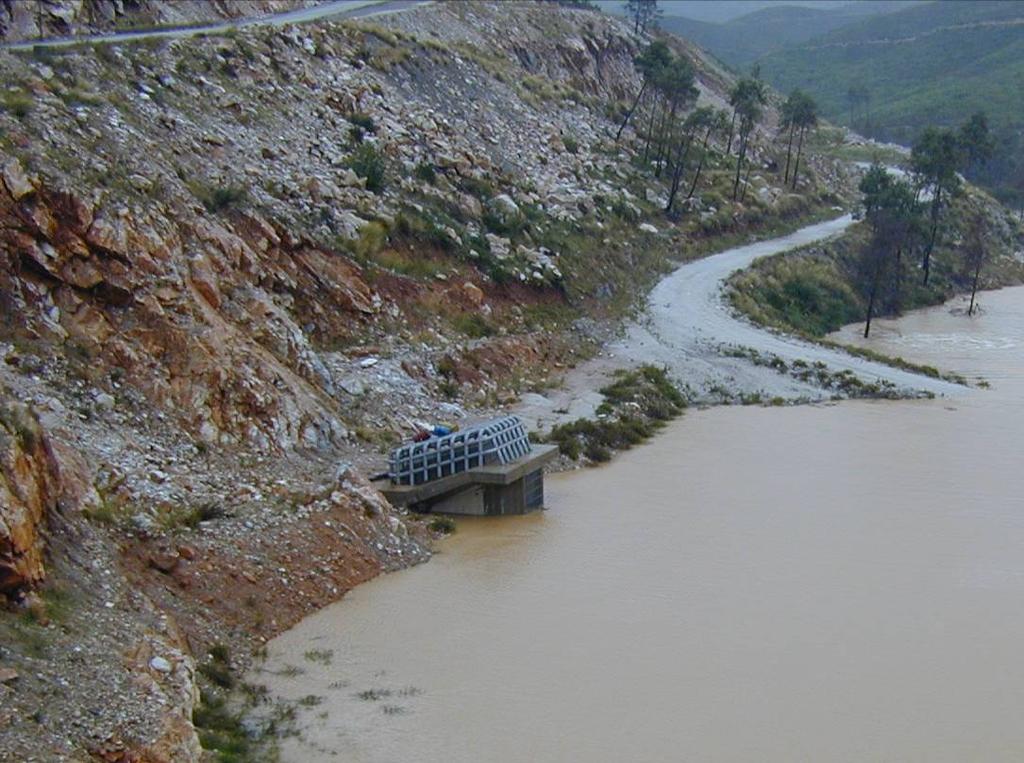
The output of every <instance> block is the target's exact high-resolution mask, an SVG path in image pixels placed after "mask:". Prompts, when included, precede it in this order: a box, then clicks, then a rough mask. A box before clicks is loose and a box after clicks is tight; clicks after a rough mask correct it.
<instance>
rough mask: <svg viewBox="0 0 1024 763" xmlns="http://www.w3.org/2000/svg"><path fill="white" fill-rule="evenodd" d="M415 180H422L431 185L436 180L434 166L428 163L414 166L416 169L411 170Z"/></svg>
mask: <svg viewBox="0 0 1024 763" xmlns="http://www.w3.org/2000/svg"><path fill="white" fill-rule="evenodd" d="M413 175H415V177H416V179H417V180H422V181H423V182H424V183H430V184H431V185H433V184H434V182H435V181H436V180H437V171H436V170H435V169H434V165H433V164H430V163H428V162H420V163H419V164H417V165H416V169H415V170H413Z"/></svg>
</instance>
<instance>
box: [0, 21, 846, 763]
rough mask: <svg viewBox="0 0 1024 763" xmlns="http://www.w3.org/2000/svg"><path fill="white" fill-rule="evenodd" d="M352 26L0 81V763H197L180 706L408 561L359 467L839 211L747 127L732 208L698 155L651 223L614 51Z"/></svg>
mask: <svg viewBox="0 0 1024 763" xmlns="http://www.w3.org/2000/svg"><path fill="white" fill-rule="evenodd" d="M83 7H85V4H83ZM90 7H91V6H90ZM381 23H384V24H386V26H371V25H367V24H357V23H340V22H332V23H322V24H316V25H310V26H298V27H286V28H282V29H270V28H260V27H253V28H247V29H246V30H244V31H239V32H232V33H229V34H225V35H223V36H211V37H204V38H194V39H183V40H176V41H166V40H163V41H149V42H137V43H133V44H130V45H128V44H125V45H122V46H111V45H83V46H78V47H75V48H73V49H63V50H59V51H47V50H41V49H37V50H35V51H33V52H31V53H24V54H22V53H19V54H12V53H3V54H0V70H2V74H3V81H4V83H5V88H4V90H3V91H2V92H0V180H2V183H0V241H2V242H3V246H2V257H0V306H2V310H0V316H2V320H0V358H2V360H3V362H2V363H0V385H2V399H3V405H2V406H0V475H2V481H0V594H2V597H3V599H4V601H5V602H6V604H7V605H8V611H0V629H2V633H3V637H2V638H0V643H2V646H0V698H2V702H0V750H2V751H0V760H5V759H9V760H23V759H29V758H30V757H31V756H36V757H37V758H39V757H40V756H41V758H42V759H46V760H79V759H81V757H82V756H83V755H84V754H85V753H90V754H93V755H96V756H99V757H100V759H103V760H154V761H156V760H175V761H179V760H180V761H189V760H196V759H198V758H197V756H198V754H199V741H198V737H197V734H196V730H195V728H194V727H193V724H192V719H193V716H192V713H191V711H192V708H193V705H194V703H195V702H196V700H197V696H198V695H197V690H196V686H197V676H202V677H203V678H202V681H201V682H200V683H205V685H207V686H208V687H212V689H211V690H212V691H222V690H223V689H224V687H225V685H227V684H228V683H230V681H229V678H230V669H231V668H232V667H233V666H237V664H238V661H239V660H243V659H244V656H245V655H247V654H249V653H250V652H251V650H252V649H253V648H254V647H256V646H258V644H259V643H260V640H261V639H264V638H267V637H269V636H270V635H273V634H274V633H276V632H279V631H280V630H281V629H283V628H286V627H287V626H288V625H290V624H291V623H293V622H295V621H296V620H297V619H299V618H300V617H302V616H303V615H304V614H306V613H308V612H310V611H311V610H313V609H315V608H316V607H318V606H322V605H323V604H325V603H326V602H328V601H330V600H332V599H335V598H337V597H338V596H340V595H342V594H343V593H344V591H346V590H347V589H348V588H349V587H351V586H352V585H355V584H356V583H358V582H361V581H362V580H365V579H367V578H368V577H370V576H372V575H374V574H377V573H378V572H380V571H382V570H386V569H393V568H396V567H400V566H403V565H407V564H411V563H415V562H418V561H421V560H423V559H425V558H426V557H427V555H428V553H429V552H428V550H427V549H428V543H429V537H430V535H431V532H432V529H431V527H430V526H429V525H428V524H427V523H426V522H425V521H424V520H423V519H422V518H420V517H416V516H410V515H407V514H405V513H403V512H399V511H396V510H394V509H393V508H392V507H390V506H389V505H387V503H386V502H384V501H383V500H382V499H381V498H380V496H379V494H377V493H376V491H374V490H373V489H372V488H371V487H370V486H369V484H368V483H366V482H365V481H364V479H363V477H361V476H360V473H362V474H365V473H367V471H368V470H370V469H372V468H375V467H378V466H379V464H380V460H381V455H380V454H381V452H383V450H384V449H386V448H387V447H388V445H389V444H390V443H393V442H395V441H396V440H398V439H400V438H403V437H406V436H408V435H409V434H410V433H411V432H412V431H413V430H414V428H415V426H416V422H417V421H439V420H440V421H455V422H457V421H459V420H465V419H470V418H473V417H479V416H483V415H487V414H488V413H490V412H493V411H494V410H495V409H496V408H497V407H500V406H501V405H502V404H504V403H507V402H509V401H511V400H514V399H515V396H516V395H517V394H518V393H520V392H523V391H526V390H530V389H534V390H536V389H543V388H544V387H545V386H548V385H551V384H554V383H557V379H558V375H559V373H560V372H561V369H564V368H566V367H568V366H571V365H572V364H574V363H576V362H577V361H578V360H579V359H580V358H581V357H583V356H584V355H585V354H586V353H587V352H589V351H592V349H593V348H594V346H596V344H597V342H599V340H600V339H601V337H602V336H604V335H605V334H606V333H607V331H608V330H609V327H610V326H613V325H614V320H615V319H616V318H618V317H620V316H622V315H623V314H625V312H626V311H628V309H629V308H630V307H631V306H632V305H633V304H635V301H636V299H637V298H638V297H639V296H641V295H642V294H643V293H644V290H645V289H646V288H647V287H648V286H649V285H650V284H651V283H653V281H654V280H655V279H656V278H657V276H658V275H659V274H660V273H662V272H664V271H665V270H666V269H668V268H670V267H671V266H672V264H673V263H674V262H678V261H680V260H683V259H686V258H691V257H695V256H699V255H700V254H701V253H703V252H706V251H709V250H711V249H713V248H714V247H715V246H717V245H721V244H722V243H723V242H725V241H732V240H735V239H736V238H737V237H741V238H746V237H748V236H751V235H755V234H757V233H759V232H762V231H765V230H768V229H770V228H775V227H778V226H780V225H795V224H797V223H798V222H799V220H800V219H802V217H803V216H806V215H812V214H816V213H821V212H822V211H823V210H829V209H831V208H832V207H833V206H834V205H837V204H840V203H841V202H842V198H841V193H842V192H843V188H844V185H843V181H844V178H845V175H844V172H843V170H842V169H841V168H840V167H839V166H838V165H836V164H834V163H832V162H830V161H826V160H823V159H819V158H816V157H812V159H811V168H810V171H809V172H808V174H807V177H806V178H805V179H804V180H802V181H801V186H800V187H799V188H798V189H797V192H795V193H794V192H787V191H784V190H783V189H782V183H781V178H780V177H779V171H778V169H777V167H778V163H777V161H776V157H777V154H778V148H777V147H776V146H775V145H774V144H773V143H772V141H771V140H770V138H771V135H772V134H773V123H772V120H773V119H774V115H773V114H771V115H770V117H769V120H768V124H767V125H766V126H765V130H764V132H763V134H762V135H761V136H760V137H759V139H758V140H757V142H756V145H755V146H754V149H753V155H754V157H755V159H756V164H755V170H754V172H753V173H751V176H750V177H749V178H748V179H747V181H746V182H748V183H749V188H748V191H749V193H748V194H747V198H748V200H747V201H746V202H745V203H742V204H738V203H732V202H729V201H727V200H726V188H727V187H728V186H729V184H730V182H731V178H730V175H731V169H730V167H731V162H730V160H729V159H728V158H726V157H722V156H720V155H719V156H717V158H715V157H713V158H712V160H711V162H710V163H709V169H708V171H707V172H706V173H705V176H704V180H703V181H702V182H701V185H700V188H699V189H698V192H697V194H696V196H695V198H694V199H693V200H691V203H690V204H689V205H688V206H687V209H686V210H685V211H684V212H683V213H682V215H681V216H678V217H676V218H673V219H669V218H666V217H665V216H664V215H663V214H662V213H661V209H662V208H663V206H664V194H665V188H664V186H663V184H662V183H661V182H660V181H658V180H656V179H655V178H654V177H653V176H652V172H651V169H650V168H649V167H644V166H643V165H642V164H641V163H640V162H639V161H637V152H636V151H635V150H634V147H633V136H632V135H631V134H630V133H629V132H627V136H626V140H625V141H624V142H623V143H621V144H619V145H616V144H615V143H614V142H613V140H612V136H613V135H614V132H615V126H616V124H615V123H616V120H617V119H618V116H619V114H621V113H622V111H621V109H622V106H623V104H624V103H626V102H628V101H629V100H630V99H631V98H632V96H633V95H634V94H635V92H636V90H637V88H638V87H639V82H638V79H637V75H636V73H635V71H634V68H633V65H632V59H633V56H634V55H635V54H636V53H637V51H638V50H639V49H640V46H641V45H642V44H643V41H642V40H637V39H635V38H633V37H632V36H631V34H630V31H629V29H628V27H627V26H626V25H624V24H623V23H621V22H619V21H617V20H615V19H612V18H609V17H604V16H601V15H598V14H593V13H588V12H584V11H574V10H568V9H564V8H560V7H558V6H556V5H554V4H538V5H533V4H525V3H498V4H484V3H457V4H444V5H437V6H428V7H423V8H419V9H417V10H415V11H410V12H407V13H401V14H395V15H393V16H389V17H386V18H385V19H384V20H383V22H381ZM674 45H675V46H676V50H677V52H679V53H681V54H684V55H689V56H691V57H692V58H693V60H694V63H695V65H696V66H697V68H698V71H699V78H700V85H701V91H702V99H703V101H705V102H710V103H716V104H720V103H722V94H723V93H724V92H725V91H726V89H727V88H728V86H729V84H730V83H729V79H728V77H727V75H726V74H725V73H723V72H722V71H721V70H719V69H718V68H716V67H715V66H714V65H713V64H711V63H710V62H709V61H707V60H705V59H704V58H703V57H702V56H701V55H700V54H699V53H698V52H697V51H695V50H692V49H689V48H688V47H687V46H685V45H684V44H683V43H681V42H676V43H674ZM339 464H351V466H342V467H341V468H339V466H338V465H339ZM229 647H230V648H229ZM225 671H228V674H229V677H228V678H224V673H225ZM211 676H212V678H211ZM72 686H73V687H75V688H74V690H72V689H71V688H69V687H72ZM217 687H220V688H217ZM211 696H212V695H211ZM100 697H102V701H97V700H98V698H100ZM214 701H215V700H214V699H211V697H210V696H207V699H206V705H204V706H207V705H209V706H212V705H210V703H213V702H214ZM196 717H197V718H204V719H206V720H205V722H207V723H209V722H210V721H209V718H210V715H209V713H202V712H201V713H200V714H199V715H197V716H196ZM200 726H202V723H201V722H200ZM204 739H205V743H206V744H207V745H208V746H210V745H213V746H216V745H217V744H219V742H218V741H217V739H219V737H216V738H215V737H212V736H209V735H207V736H206V737H204ZM5 756H6V757H5ZM12 756H13V757H12ZM132 756H135V757H132Z"/></svg>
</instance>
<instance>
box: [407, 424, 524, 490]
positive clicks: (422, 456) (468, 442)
mask: <svg viewBox="0 0 1024 763" xmlns="http://www.w3.org/2000/svg"><path fill="white" fill-rule="evenodd" d="M529 452H530V438H529V437H528V436H527V434H526V430H525V429H524V428H523V422H522V421H521V420H520V419H519V417H518V416H505V417H503V418H500V419H494V420H493V421H488V422H487V423H485V424H480V425H478V426H475V427H470V428H469V429H466V430H463V431H460V432H453V433H452V434H449V435H445V436H444V437H432V438H431V439H429V440H424V441H423V442H415V443H412V444H410V445H403V446H401V447H399V448H395V449H394V450H393V451H391V460H390V464H389V468H388V476H390V477H391V482H392V483H393V484H395V485H422V484H423V483H424V482H430V481H432V480H437V479H441V478H442V477H448V476H450V475H452V474H458V473H459V472H464V471H466V470H468V469H475V468H476V467H478V466H484V465H486V464H508V463H511V462H512V461H515V460H516V459H519V458H522V457H523V456H525V455H526V454H528V453H529Z"/></svg>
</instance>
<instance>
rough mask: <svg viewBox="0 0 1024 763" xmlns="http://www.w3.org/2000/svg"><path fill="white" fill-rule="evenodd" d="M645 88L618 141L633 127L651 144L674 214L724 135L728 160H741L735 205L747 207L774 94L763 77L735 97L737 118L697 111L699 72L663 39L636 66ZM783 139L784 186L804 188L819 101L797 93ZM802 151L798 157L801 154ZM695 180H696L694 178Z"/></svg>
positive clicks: (648, 155) (648, 153)
mask: <svg viewBox="0 0 1024 763" xmlns="http://www.w3.org/2000/svg"><path fill="white" fill-rule="evenodd" d="M635 64H636V67H637V70H638V71H639V72H640V77H641V80H640V89H639V91H638V92H637V94H636V97H635V98H634V100H633V103H632V104H631V105H630V107H629V108H628V110H627V111H626V114H625V116H624V118H623V120H622V123H621V124H620V125H619V129H618V132H617V133H616V135H615V140H616V141H618V140H619V139H620V138H621V137H622V133H623V131H624V130H625V129H626V127H627V125H629V123H630V122H631V121H632V122H633V123H634V127H635V130H636V132H637V134H638V135H639V136H640V138H641V139H642V140H643V151H642V158H643V161H644V162H645V163H651V164H652V165H653V166H654V168H655V169H654V173H655V177H662V175H663V174H664V175H665V176H666V177H667V178H668V181H669V196H668V203H667V204H666V207H665V212H666V213H671V212H672V211H673V210H674V209H675V204H676V201H677V199H678V198H679V197H680V195H681V192H682V190H683V188H684V187H686V188H687V191H686V196H685V198H686V199H690V198H692V197H693V194H694V192H695V190H696V188H697V183H698V181H699V180H700V177H701V173H702V172H703V170H704V168H705V166H706V164H707V159H708V157H709V155H710V153H711V151H712V150H713V149H712V139H713V138H714V137H715V136H716V135H717V136H719V137H720V138H721V140H722V143H723V145H724V146H725V155H726V156H731V155H733V150H734V147H735V156H736V160H735V175H734V178H733V187H732V199H733V201H740V202H742V201H744V198H745V194H746V189H747V188H748V187H749V183H747V182H743V181H745V180H749V174H750V170H751V167H752V165H751V163H750V161H749V158H748V155H749V150H750V142H751V138H752V136H753V133H754V129H755V128H756V127H757V125H758V124H759V123H760V122H761V121H762V120H763V118H764V110H765V106H766V105H767V103H768V88H767V86H766V85H765V83H764V82H763V81H762V80H761V78H760V76H759V73H758V72H757V71H756V70H755V71H754V72H753V73H752V74H751V75H750V76H747V77H742V78H740V79H739V80H738V81H737V82H736V84H735V85H734V86H733V88H732V90H731V91H730V93H729V105H730V106H731V107H732V113H731V114H730V113H729V112H728V111H726V110H721V109H715V108H712V107H710V106H697V97H698V95H699V90H698V89H697V86H696V71H695V69H694V66H693V63H692V62H691V61H690V59H688V58H687V57H686V56H683V55H678V56H677V55H674V54H673V53H672V51H671V50H670V49H669V47H668V45H666V44H665V42H663V41H662V40H655V41H654V42H652V43H651V44H650V45H648V46H647V47H646V48H645V49H644V50H643V51H642V52H641V53H640V55H638V56H637V57H636V59H635ZM781 115H782V122H781V130H782V135H783V136H784V138H785V139H786V140H787V152H786V166H785V173H784V182H786V183H791V184H792V187H793V188H796V184H797V177H798V174H799V171H800V161H801V158H802V156H803V146H804V140H805V138H806V136H807V134H808V132H809V131H810V130H811V129H813V128H814V126H815V125H816V124H817V122H818V116H817V106H816V104H815V103H814V100H813V99H812V98H811V97H810V96H809V95H807V94H806V93H803V92H801V91H799V90H795V91H794V92H793V93H792V94H791V95H790V96H789V98H788V99H787V100H786V102H785V103H784V104H783V106H782V111H781ZM794 148H795V150H796V153H795V155H794ZM688 175H689V180H687V176H688Z"/></svg>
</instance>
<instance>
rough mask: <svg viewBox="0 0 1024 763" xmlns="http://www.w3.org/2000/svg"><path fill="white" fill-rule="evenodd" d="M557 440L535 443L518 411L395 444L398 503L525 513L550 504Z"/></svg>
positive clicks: (389, 492)
mask: <svg viewBox="0 0 1024 763" xmlns="http://www.w3.org/2000/svg"><path fill="white" fill-rule="evenodd" d="M557 454H558V448H557V446H554V445H533V444H532V443H531V442H530V438H529V436H527V434H526V430H525V429H524V428H523V423H522V421H520V419H519V418H518V417H517V416H505V417H503V418H500V419H495V420H493V421H489V422H486V423H484V424H480V425H478V426H475V427H471V428H469V429H466V430H463V431H460V432H454V433H452V434H450V435H445V436H443V437H432V438H430V439H429V440H424V441H423V442H417V443H411V444H409V445H403V446H401V447H398V448H395V449H394V450H393V451H392V452H391V459H390V465H389V470H388V475H389V477H390V478H391V483H390V485H389V486H387V487H385V488H383V490H382V492H383V493H384V495H385V496H386V497H387V498H388V500H389V501H391V503H393V504H394V505H396V506H408V507H410V508H413V509H417V510H425V511H436V512H441V513H447V514H474V515H480V516H494V515H501V514H525V513H526V512H528V511H533V510H534V509H539V508H542V507H543V505H544V470H543V466H544V464H545V463H546V462H548V461H550V460H551V459H553V458H554V457H555V456H556V455H557Z"/></svg>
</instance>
